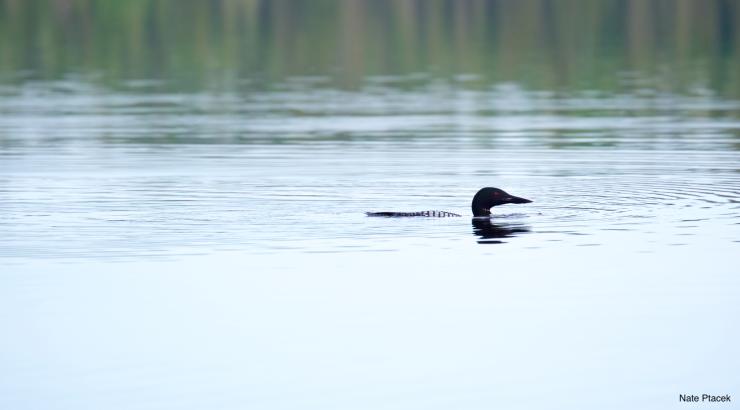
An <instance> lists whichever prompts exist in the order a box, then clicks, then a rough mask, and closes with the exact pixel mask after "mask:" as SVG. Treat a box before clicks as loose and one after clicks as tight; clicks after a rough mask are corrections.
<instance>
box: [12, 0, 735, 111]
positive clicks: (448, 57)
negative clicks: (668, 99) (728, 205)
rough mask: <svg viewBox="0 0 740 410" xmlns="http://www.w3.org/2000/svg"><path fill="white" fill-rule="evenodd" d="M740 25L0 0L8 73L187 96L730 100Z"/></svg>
mask: <svg viewBox="0 0 740 410" xmlns="http://www.w3.org/2000/svg"><path fill="white" fill-rule="evenodd" d="M739 21H740V3H739V2H736V1H732V0H703V1H691V0H655V1H644V0H622V1H619V0H608V1H607V0H604V1H587V0H578V1H576V0H564V1H546V0H525V1H487V0H469V1H450V0H448V1H440V0H397V1H391V0H364V1H363V0H347V1H340V0H311V1H293V0H272V1H258V0H232V1H229V0H224V1H215V0H212V1H201V0H197V1H196V0H157V1H147V0H127V1H117V0H115V1H114V0H108V1H105V0H0V78H1V79H3V80H4V81H5V82H8V81H10V82H18V81H25V80H27V79H58V78H63V77H64V76H66V75H70V74H74V75H82V76H84V77H89V78H91V79H92V80H93V81H95V82H99V83H101V84H105V85H107V86H111V87H117V86H118V85H119V84H121V80H131V79H137V80H140V79H155V80H156V79H162V80H166V83H165V84H164V85H163V87H166V88H171V89H178V90H184V91H187V90H198V89H203V88H206V89H215V90H218V89H234V88H238V87H250V88H251V87H269V86H270V85H271V84H275V83H279V82H281V81H282V80H284V79H285V78H287V77H295V76H317V78H315V79H313V81H318V82H320V83H322V82H323V83H328V84H329V85H331V86H333V87H342V88H355V87H358V86H361V85H363V84H365V82H366V80H367V78H368V77H369V76H382V75H407V76H406V77H405V79H406V80H402V81H398V83H395V84H393V85H394V86H397V87H407V86H414V84H415V81H416V82H422V83H424V82H426V81H427V80H428V79H429V78H440V77H441V78H448V79H455V80H457V82H459V83H460V84H461V86H464V87H471V88H480V87H484V86H488V85H489V84H491V83H500V82H516V83H520V84H523V85H524V86H525V87H526V88H528V89H546V90H563V91H571V90H595V91H604V92H607V93H613V92H616V91H618V90H625V89H626V90H630V89H642V88H647V89H654V90H659V91H667V92H675V93H694V92H697V91H699V92H707V91H709V92H711V93H714V94H719V95H722V96H725V97H731V98H735V97H738V96H740V60H739V57H738V54H740V53H739V52H738V48H739V47H740V29H739V28H738V25H737V23H738V22H739ZM416 73H425V74H426V75H427V76H426V77H418V76H417V77H414V76H413V75H412V74H416ZM461 75H463V76H461Z"/></svg>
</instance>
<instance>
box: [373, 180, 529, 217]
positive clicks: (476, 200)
mask: <svg viewBox="0 0 740 410" xmlns="http://www.w3.org/2000/svg"><path fill="white" fill-rule="evenodd" d="M530 202H532V201H530V200H529V199H524V198H520V197H518V196H514V195H510V194H507V193H506V192H504V191H503V190H501V189H498V188H490V187H487V188H482V189H481V190H480V191H478V192H477V193H476V194H475V196H474V197H473V203H472V204H471V208H472V209H473V216H489V215H491V208H492V207H494V206H497V205H504V204H527V203H530ZM366 214H367V216H395V217H398V216H427V217H447V216H462V215H459V214H453V213H452V212H445V211H419V212H366Z"/></svg>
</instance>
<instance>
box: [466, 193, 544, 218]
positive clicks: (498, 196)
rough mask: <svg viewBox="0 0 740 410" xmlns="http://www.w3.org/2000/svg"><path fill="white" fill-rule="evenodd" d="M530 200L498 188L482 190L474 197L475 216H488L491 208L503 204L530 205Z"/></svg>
mask: <svg viewBox="0 0 740 410" xmlns="http://www.w3.org/2000/svg"><path fill="white" fill-rule="evenodd" d="M530 202H532V201H530V200H529V199H524V198H519V197H518V196H514V195H510V194H507V193H506V192H504V191H503V190H501V189H498V188H490V187H486V188H482V189H481V190H480V191H478V193H477V194H475V196H474V197H473V216H488V215H490V214H491V208H492V207H494V206H496V205H503V204H528V203H530Z"/></svg>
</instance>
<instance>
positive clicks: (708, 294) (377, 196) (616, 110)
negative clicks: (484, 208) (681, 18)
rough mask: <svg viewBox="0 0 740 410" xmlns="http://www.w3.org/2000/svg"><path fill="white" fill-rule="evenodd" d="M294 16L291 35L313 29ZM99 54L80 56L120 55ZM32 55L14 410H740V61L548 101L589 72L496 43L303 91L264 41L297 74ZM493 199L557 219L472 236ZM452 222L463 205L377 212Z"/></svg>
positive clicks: (5, 316) (14, 287)
mask: <svg viewBox="0 0 740 410" xmlns="http://www.w3.org/2000/svg"><path fill="white" fill-rule="evenodd" d="M37 3H38V2H29V3H28V5H26V6H19V5H18V3H15V2H0V6H1V7H0V9H2V10H5V11H6V12H7V11H8V10H10V11H13V10H17V9H18V8H20V9H21V12H22V13H30V11H29V10H32V9H34V7H39V6H38V4H37ZM62 3H64V2H51V3H49V4H62ZM256 3H260V2H256ZM611 3H613V4H618V5H619V4H627V3H630V2H611ZM70 4H71V3H70ZM77 4H82V5H84V4H86V2H84V1H83V2H80V3H77ZM163 4H169V3H168V2H163ZM244 4H252V3H250V2H244ZM260 4H261V3H260ZM270 4H272V3H270ZM274 4H277V5H279V4H281V2H275V3H274ZM322 4H324V5H325V6H323V7H328V8H329V9H331V10H334V9H333V8H332V7H335V8H337V7H338V8H339V9H340V12H339V15H341V16H345V17H343V18H346V19H349V21H354V20H353V19H352V18H351V16H353V15H355V14H352V13H350V17H346V15H345V14H343V13H344V12H345V11H346V10H344V8H345V7H349V6H340V5H337V4H336V3H333V2H328V3H322ZM326 4H329V5H330V6H326ZM346 4H355V6H356V4H365V5H366V6H367V4H369V3H363V2H360V3H356V2H347V3H346ZM383 4H385V3H383ZM461 4H462V2H461ZM464 4H469V3H464ZM476 4H477V3H476ZM532 4H539V3H538V2H534V3H532ZM630 4H631V3H630ZM708 4H712V5H716V4H720V5H721V4H725V3H722V2H708ZM355 6H352V7H355ZM110 7H113V6H110ZM172 7H175V6H172ZM198 7H200V6H197V5H193V4H190V5H187V6H184V8H185V10H188V12H194V11H193V10H191V9H197V8H198ZM261 7H265V6H264V5H263V6H261ZM429 7H430V8H431V9H434V8H435V7H436V6H434V7H433V6H429ZM459 7H463V6H459ZM466 7H467V6H466ZM717 7H720V6H717ZM134 8H135V7H134ZM267 8H268V9H270V7H267ZM394 8H395V6H393V5H389V4H385V5H384V6H382V7H380V9H381V10H384V12H387V13H391V14H392V11H393V9H394ZM504 8H505V7H504ZM72 9H73V11H71V12H69V11H65V13H72V15H73V16H75V14H74V13H75V11H74V7H72ZM82 9H84V7H83V8H82ZM65 10H66V9H65ZM260 10H261V9H260ZM270 10H271V11H270V13H273V14H275V15H277V17H275V16H274V15H273V14H270V15H273V18H275V19H276V21H277V22H273V23H270V24H271V25H269V27H272V25H273V24H274V25H278V26H279V25H280V22H282V20H281V19H282V18H285V19H286V21H288V22H293V23H295V21H294V20H291V19H294V18H295V16H293V17H290V16H288V17H284V16H283V17H281V16H282V15H281V14H280V13H281V11H280V10H282V9H281V8H280V7H279V6H275V10H272V9H270ZM527 10H529V9H526V10H524V11H521V13H523V14H522V15H524V16H529V15H531V13H532V12H533V11H531V10H529V11H527ZM283 11H284V12H286V13H287V11H285V10H283ZM350 11H352V10H350ZM504 11H507V10H504ZM732 11H733V12H734V13H735V14H736V15H737V14H739V13H738V11H737V10H736V8H733V9H732ZM15 12H17V13H20V12H18V11H15ZM57 12H58V11H57ZM149 12H151V13H154V15H155V16H159V15H160V14H161V13H165V11H162V10H157V11H146V13H149ZM507 12H508V11H507ZM611 12H613V11H612V10H611V9H608V10H606V11H605V13H607V15H608V13H611ZM132 13H133V12H132ZM142 13H145V12H144V11H142ZM261 13H266V12H265V11H261ZM353 13H360V12H358V11H353ZM419 13H422V12H419ZM32 14H33V13H32ZM101 14H102V15H101V16H97V15H93V20H94V21H98V20H99V19H104V18H105V15H104V13H103V12H102V11H101ZM113 14H116V13H113ZM268 14H269V13H268ZM360 14H361V13H360ZM422 14H423V13H422ZM648 15H649V16H652V14H648ZM43 16H46V14H44V13H40V14H39V15H36V14H33V17H32V18H33V19H34V20H33V21H36V22H37V23H38V26H39V27H42V28H43V27H50V26H51V27H52V28H51V29H50V30H52V32H53V30H55V29H54V28H53V27H54V24H56V23H55V22H57V20H58V19H57V17H53V16H54V14H52V17H48V16H47V17H43ZM700 17H701V16H700ZM29 18H31V17H29ZM219 18H224V19H226V18H227V17H225V16H221V17H219ZM306 18H308V17H306ZM375 18H378V19H381V20H382V19H384V18H385V17H382V16H381V17H377V16H376V17H375ZM425 18H426V17H423V16H422V17H418V18H413V17H411V20H412V21H416V22H418V21H422V22H423V21H425V20H424V19H425ZM522 18H523V17H522ZM697 18H698V17H697ZM45 19H50V21H47V20H45ZM70 19H71V20H70V21H72V22H74V21H77V20H76V19H75V18H70ZM553 19H554V21H557V18H555V17H553ZM0 21H2V20H0ZM8 21H10V20H8ZM300 21H302V20H300V19H299V22H300ZM70 24H71V23H70ZM96 24H102V23H96ZM147 24H155V26H154V27H159V26H158V25H157V24H159V23H147ZM173 24H175V23H173ZM286 24H287V23H286ZM336 24H337V27H339V26H341V27H343V25H344V24H349V23H347V22H346V21H344V20H340V21H339V22H338V23H336ZM418 24H422V23H418ZM450 24H451V23H450ZM481 24H483V23H481ZM697 24H699V23H697ZM128 26H129V25H128V23H127V27H128ZM299 26H300V24H299ZM8 27H10V28H8ZM331 27H334V26H331ZM445 27H446V26H445ZM475 27H476V26H475V25H473V26H471V28H470V29H469V30H470V32H471V33H474V32H475ZM731 27H734V25H731ZM453 29H454V25H453V27H452V28H451V29H450V30H453ZM70 30H72V29H71V28H70ZM284 30H288V31H289V29H288V28H284ZM306 30H308V32H309V34H311V33H313V34H315V35H317V36H319V35H321V36H323V35H326V33H323V32H322V33H318V34H317V33H314V32H313V31H312V30H313V29H306ZM317 30H318V29H317ZM358 30H360V31H361V30H370V29H368V28H359V29H358ZM733 30H737V28H732V30H731V33H737V32H736V31H733ZM0 33H5V34H6V35H8V33H10V34H13V31H12V25H11V24H10V23H7V22H6V25H5V26H4V27H3V26H0ZM366 34H368V33H366ZM725 34H726V33H725ZM188 35H189V34H187V33H184V32H182V33H179V34H178V36H181V37H187V36H188ZM288 35H289V36H290V33H289V34H288ZM368 35H369V34H368ZM386 35H390V34H386ZM471 35H473V34H471ZM218 36H222V37H223V38H224V39H229V38H231V37H230V36H236V34H228V33H227V34H223V33H221V34H218ZM154 37H156V36H154ZM504 37H505V38H508V37H506V36H504ZM309 38H313V37H309ZM319 38H323V37H319ZM657 38H658V39H659V40H665V39H664V38H663V37H661V35H658V37H657ZM671 38H673V37H671ZM733 38H734V37H733ZM363 39H364V40H363V41H370V40H367V39H366V38H365V37H363ZM3 41H5V42H8V41H9V40H8V38H7V37H6V38H5V39H4V40H0V42H3ZM94 41H99V42H100V44H98V45H99V46H100V47H96V46H95V44H93V45H85V46H82V45H78V46H77V47H78V48H79V50H78V49H77V48H75V46H69V45H68V46H62V45H58V46H57V48H56V49H58V50H62V49H63V48H62V47H70V48H69V50H71V51H69V52H70V53H75V52H78V51H80V50H88V49H89V50H90V51H91V53H97V52H99V50H101V49H103V48H104V47H103V46H105V45H107V44H108V43H106V42H107V41H112V40H107V39H100V38H97V39H96V40H94ZM152 41H155V40H152ZM302 41H303V40H302ZM416 41H419V42H421V40H418V39H417V40H416ZM672 41H674V40H671V41H669V42H668V45H667V46H666V47H669V46H672V45H675V44H674V43H673V42H672ZM675 41H678V40H675ZM278 43H279V44H285V43H284V42H279V41H278ZM658 43H660V41H658ZM44 44H45V45H44V47H48V44H46V43H44ZM73 44H75V43H73ZM96 44H97V43H96ZM259 44H262V42H259ZM419 44H420V43H417V42H412V43H410V44H409V45H408V47H409V48H410V49H417V48H418V47H419ZM293 46H294V47H298V48H299V49H300V47H299V46H296V45H293ZM15 47H16V48H15V49H12V51H11V52H8V53H7V54H5V57H3V58H6V59H5V60H3V59H0V78H2V79H3V81H2V82H0V233H1V235H0V269H1V270H2V273H0V312H2V313H0V329H2V337H0V408H8V409H81V408H105V409H175V408H176V409H202V408H218V409H245V408H254V409H332V408H336V409H347V408H352V409H381V408H382V409H449V408H462V409H495V408H506V409H519V408H521V409H529V408H563V409H576V408H583V409H589V408H604V409H610V408H613V409H623V408H635V409H638V408H644V409H669V408H684V407H685V406H686V404H682V403H679V401H678V395H679V394H703V393H710V394H732V395H733V396H737V397H736V400H737V399H740V389H739V388H740V384H739V382H738V381H739V380H740V379H739V378H738V371H737V369H738V368H739V366H740V354H738V353H740V349H739V348H738V346H740V331H739V330H738V326H737V325H738V322H737V313H738V312H740V302H739V300H740V299H738V295H739V294H740V264H739V262H740V259H738V255H739V254H740V253H739V251H740V95H739V93H738V89H737V84H738V83H737V73H736V72H735V71H734V69H733V67H738V57H737V53H738V52H737V47H738V43H737V42H733V41H730V43H729V49H723V48H722V47H720V49H721V50H720V52H718V53H719V54H711V53H710V52H707V53H708V54H706V55H705V54H701V55H698V56H695V57H685V59H684V57H680V56H676V55H671V56H669V57H663V58H664V60H660V61H658V62H652V61H648V62H646V63H645V68H643V67H637V68H635V67H633V68H630V67H628V66H629V64H627V66H625V65H623V64H622V63H618V62H614V60H609V61H607V62H606V63H604V64H606V65H605V66H603V67H601V68H599V69H598V70H595V72H598V73H599V74H598V75H597V76H596V77H587V78H586V79H585V80H584V81H585V82H584V83H583V84H581V83H580V82H578V81H573V82H571V81H570V80H567V79H562V78H561V80H562V81H560V80H557V81H556V82H555V83H550V82H548V81H549V80H546V79H547V78H557V77H558V76H559V75H560V74H563V72H561V71H559V70H558V69H556V68H554V66H550V65H548V64H545V63H541V64H539V65H534V66H532V67H530V72H529V73H523V74H522V78H525V79H520V78H519V76H518V75H517V74H516V70H515V69H512V71H507V68H506V67H507V66H506V65H505V64H504V66H503V71H504V74H501V72H500V71H497V70H492V71H491V70H484V69H483V68H481V67H478V66H476V65H475V64H477V62H476V61H474V60H471V58H472V57H470V56H475V55H478V54H482V55H483V54H485V53H483V52H482V51H480V50H476V49H474V50H472V51H470V50H469V53H470V54H469V55H468V54H466V56H467V57H468V59H464V60H463V61H462V62H461V67H462V68H461V67H457V68H454V67H453V68H452V69H445V68H444V67H443V68H442V69H439V66H432V67H431V68H430V66H428V64H427V63H428V62H427V61H426V60H425V59H424V58H420V57H418V56H417V57H414V59H413V61H412V62H411V63H409V64H410V67H402V68H401V69H398V70H396V69H387V70H385V71H387V72H386V73H382V72H383V71H384V70H383V69H381V68H378V67H375V66H373V65H372V64H371V63H368V62H364V63H363V64H362V65H361V67H360V68H357V67H350V68H347V67H346V66H341V65H340V67H344V68H343V70H345V71H342V70H339V71H338V72H335V71H332V70H330V69H328V68H324V67H323V66H322V65H321V64H320V63H326V64H327V65H330V64H329V62H326V61H324V60H321V59H320V58H319V60H318V63H317V64H318V66H317V65H311V64H307V67H313V68H300V67H303V66H301V65H300V64H298V66H299V68H296V69H295V70H296V71H299V72H298V73H292V72H286V70H283V69H282V68H281V67H282V66H281V65H280V64H278V63H285V64H288V63H287V62H286V61H285V59H286V58H287V57H285V56H282V54H281V53H283V51H282V49H281V48H280V47H278V46H277V45H269V44H268V45H265V46H263V47H264V48H265V49H266V50H267V51H265V52H266V53H268V52H269V51H270V50H273V51H274V52H275V53H277V54H276V55H277V57H275V59H274V60H271V59H269V58H266V61H271V62H272V63H271V64H273V65H270V66H266V67H259V69H258V70H256V71H255V73H253V74H249V73H246V74H245V73H241V72H239V70H236V71H235V72H236V73H235V72H232V71H229V70H224V69H223V67H217V68H216V71H215V72H216V73H221V74H223V77H218V76H216V78H225V79H226V80H223V81H215V83H214V82H213V81H211V80H206V79H205V78H206V77H207V78H211V76H212V75H213V74H212V73H211V74H204V73H202V72H199V71H198V70H197V68H198V67H195V68H193V67H190V68H191V69H192V70H193V71H188V72H187V73H186V74H187V75H185V74H183V73H181V72H180V71H177V70H173V71H167V70H165V71H164V72H161V73H149V74H147V73H148V70H149V68H150V67H149V65H148V64H150V62H149V61H146V60H145V59H142V60H135V61H134V63H132V67H127V66H126V65H125V64H124V63H121V62H117V61H115V62H113V63H112V65H110V64H108V62H107V60H106V61H98V60H97V59H93V60H92V62H88V63H86V64H90V65H92V68H91V67H89V66H86V65H85V64H82V63H79V65H75V64H72V66H71V67H68V66H66V64H67V63H68V62H67V61H66V60H64V61H63V62H60V61H61V60H63V59H61V57H58V56H55V57H53V58H51V59H50V60H49V59H46V60H43V61H41V62H39V61H36V60H34V61H32V62H28V61H26V62H25V63H18V59H15V58H9V59H7V56H8V55H10V56H11V57H12V56H14V55H16V54H13V53H16V52H17V53H18V55H20V54H22V51H19V50H18V49H19V48H21V45H17V46H15ZM88 47H89V48H88ZM193 47H194V46H193ZM471 47H473V46H471ZM553 47H556V48H557V49H558V50H560V51H563V53H565V54H567V51H568V50H571V51H572V49H571V48H570V47H569V46H568V44H565V45H563V44H554V45H553ZM669 48H670V47H669ZM676 48H680V47H676ZM442 49H443V50H447V46H444V47H442ZM617 49H618V50H617V51H616V52H615V53H616V55H618V56H623V55H629V54H630V53H631V52H634V51H635V50H638V51H639V47H638V46H635V45H632V46H628V45H624V44H622V45H620V46H618V47H617ZM157 50H158V49H157ZM186 50H190V49H189V48H186ZM275 50H281V51H275ZM507 50H509V49H508V48H505V47H504V48H503V49H501V50H498V49H497V50H495V52H492V53H493V55H494V56H497V57H501V58H503V59H504V60H506V61H511V60H510V59H509V60H507V59H506V58H505V57H506V55H505V54H506V51H507ZM722 50H724V51H722ZM728 50H729V51H728ZM263 51H264V50H263ZM533 51H534V50H533V49H531V48H527V49H525V50H524V51H521V55H527V54H528V52H533ZM60 52H61V51H60ZM149 52H153V51H152V50H149ZM367 53H370V52H367ZM385 53H386V54H388V53H389V52H388V51H387V50H386V51H385ZM370 54H371V53H370ZM380 54H382V55H386V54H383V53H380ZM638 54H639V53H638ZM177 55H179V56H182V54H177ZM268 55H272V54H269V53H268ZM373 55H374V54H373ZM517 55H519V54H517ZM281 56H282V57H281ZM502 56H503V57H502ZM273 57H274V56H273ZM366 57H367V56H366ZM520 57H521V56H520ZM295 58H299V57H295ZM317 58H318V57H317ZM327 58H328V57H327ZM368 58H369V57H368ZM430 58H434V57H430ZM440 58H441V57H440ZM512 58H513V59H514V60H517V57H512ZM521 58H522V59H525V60H522V61H526V58H529V57H521ZM580 59H585V61H591V60H589V59H588V57H587V56H584V55H583V54H582V53H580V52H574V54H573V55H570V56H566V60H567V61H573V60H575V61H581V60H580ZM23 61H25V60H23ZM145 61H146V62H145ZM194 61H195V60H194ZM260 61H262V60H260ZM445 61H447V60H445ZM445 61H442V62H440V65H441V66H444V62H445ZM517 61H518V60H517ZM639 61H642V60H638V62H639ZM2 62H5V63H7V64H2ZM8 62H11V63H12V64H11V63H8ZM56 63H59V65H55V64H56ZM160 63H161V64H164V65H165V66H166V64H167V63H165V62H160ZM468 63H469V64H471V65H472V66H471V67H472V68H470V69H464V68H465V64H468ZM670 64H675V66H676V68H675V72H672V71H671V70H666V69H665V67H668V66H670ZM638 65H639V64H638ZM247 66H249V67H251V66H250V65H247ZM516 66H517V64H514V66H512V67H516ZM580 66H581V65H580V64H579V67H580ZM111 67H119V68H121V72H112V71H111V70H112V69H111ZM276 67H277V68H276ZM316 67H318V68H316ZM476 67H477V68H476ZM200 68H203V67H200ZM227 68H228V67H227ZM242 68H243V67H242ZM710 68H711V69H710ZM46 69H48V71H45V70H46ZM204 69H210V68H207V67H206V68H204ZM314 71H318V72H314ZM375 71H379V72H380V73H378V72H375ZM492 72H494V74H491V73H492ZM532 72H534V73H535V74H532ZM566 72H568V73H571V74H572V72H571V71H568V70H566ZM738 72H740V70H738ZM268 74H269V75H268ZM666 76H668V77H669V78H667V77H666ZM565 77H567V78H571V77H570V76H568V75H566V76H565ZM189 78H190V79H193V81H192V82H188V81H187V79H189ZM533 78H534V79H533ZM605 78H608V84H605V83H604V82H603V81H602V80H603V79H605ZM687 79H688V80H687ZM484 186H495V187H499V188H502V189H505V190H506V191H508V192H510V193H512V194H514V195H518V196H523V197H525V198H529V199H531V200H533V203H531V204H526V205H506V206H502V207H497V208H494V210H493V211H494V216H493V217H492V218H491V219H490V220H473V219H472V218H471V217H470V201H471V199H472V196H473V194H474V193H475V192H476V191H477V190H478V189H479V188H481V187H484ZM432 209H437V210H445V211H450V212H455V213H459V214H462V215H464V216H463V217H460V218H439V219H437V218H368V217H366V216H365V214H364V212H365V211H420V210H432ZM733 398H735V397H733ZM731 407H732V405H725V406H723V408H731Z"/></svg>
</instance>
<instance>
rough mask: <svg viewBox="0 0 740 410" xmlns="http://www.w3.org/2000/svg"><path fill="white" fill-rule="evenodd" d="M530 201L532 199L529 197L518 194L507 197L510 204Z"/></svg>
mask: <svg viewBox="0 0 740 410" xmlns="http://www.w3.org/2000/svg"><path fill="white" fill-rule="evenodd" d="M530 202H532V201H530V200H529V199H524V198H519V197H518V196H513V195H512V196H510V197H508V198H506V203H509V204H528V203H530Z"/></svg>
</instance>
